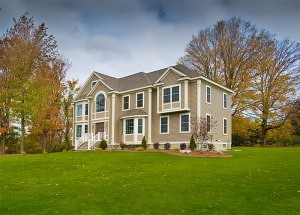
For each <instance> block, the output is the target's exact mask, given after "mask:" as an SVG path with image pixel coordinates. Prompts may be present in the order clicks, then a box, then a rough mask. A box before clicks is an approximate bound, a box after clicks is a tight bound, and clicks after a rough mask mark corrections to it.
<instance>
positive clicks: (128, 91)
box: [73, 65, 233, 150]
mask: <svg viewBox="0 0 300 215" xmlns="http://www.w3.org/2000/svg"><path fill="white" fill-rule="evenodd" d="M232 93H233V91H231V90H230V89H228V88H226V87H224V86H222V85H220V84H217V83H215V82H213V81H211V80H209V79H207V78H205V77H203V76H201V75H199V73H196V72H194V71H192V70H190V69H188V68H187V67H185V66H183V65H176V66H170V67H168V68H164V69H161V70H157V71H154V72H150V73H144V72H140V73H136V74H133V75H130V76H126V77H123V78H114V77H111V76H108V75H105V74H101V73H98V72H93V73H92V74H91V76H90V77H89V78H88V80H87V81H86V82H85V84H84V85H83V87H82V89H81V91H80V92H79V94H78V95H77V96H76V98H75V100H74V118H73V119H74V123H73V124H74V128H73V131H74V132H73V143H74V146H75V150H77V149H92V148H93V147H94V145H95V144H96V143H98V142H99V141H100V140H102V139H106V140H107V142H108V145H109V146H115V145H119V144H120V143H124V144H141V141H142V138H143V136H145V137H146V140H147V144H148V146H149V147H150V148H151V147H152V146H153V143H155V142H159V143H160V145H161V147H162V145H163V144H165V143H170V144H171V147H178V146H179V145H180V144H181V143H187V145H188V143H189V140H190V138H191V135H192V128H191V127H192V126H191V123H190V120H191V118H195V117H197V118H202V117H204V118H206V119H207V121H208V122H209V123H208V124H210V121H211V120H214V121H215V122H216V126H214V128H213V129H211V128H210V127H209V126H208V128H207V129H208V130H209V132H210V133H211V135H210V140H208V143H211V142H212V143H213V144H214V145H215V147H216V148H219V149H228V148H230V147H231V108H230V107H231V95H232ZM204 146H205V145H204Z"/></svg>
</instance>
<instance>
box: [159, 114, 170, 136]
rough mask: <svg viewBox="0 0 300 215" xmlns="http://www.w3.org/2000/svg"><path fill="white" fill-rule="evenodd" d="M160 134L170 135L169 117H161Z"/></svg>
mask: <svg viewBox="0 0 300 215" xmlns="http://www.w3.org/2000/svg"><path fill="white" fill-rule="evenodd" d="M160 133H161V134H168V133H169V116H161V117H160Z"/></svg>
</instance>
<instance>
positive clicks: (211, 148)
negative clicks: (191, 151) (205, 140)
mask: <svg viewBox="0 0 300 215" xmlns="http://www.w3.org/2000/svg"><path fill="white" fill-rule="evenodd" d="M207 145H208V150H209V151H212V150H214V148H215V146H214V144H212V143H209V144H207Z"/></svg>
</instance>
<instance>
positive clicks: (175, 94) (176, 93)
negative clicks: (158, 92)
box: [172, 86, 179, 102]
mask: <svg viewBox="0 0 300 215" xmlns="http://www.w3.org/2000/svg"><path fill="white" fill-rule="evenodd" d="M178 101H179V86H176V87H172V102H178Z"/></svg>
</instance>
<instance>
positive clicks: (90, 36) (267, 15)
mask: <svg viewBox="0 0 300 215" xmlns="http://www.w3.org/2000/svg"><path fill="white" fill-rule="evenodd" d="M0 8H1V11H0V33H1V34H3V33H4V32H5V30H6V29H7V28H9V27H11V26H12V25H13V17H15V18H18V17H20V16H21V15H23V14H24V13H25V12H28V13H29V15H30V16H33V17H34V18H35V21H36V24H40V23H42V22H45V23H46V26H47V27H48V32H49V34H53V35H54V37H55V39H56V40H57V42H58V45H59V52H60V53H61V54H62V55H63V56H64V57H65V58H68V59H69V61H70V62H71V63H72V67H71V68H70V70H69V72H68V74H67V76H68V78H75V79H79V81H80V83H83V82H84V81H85V79H86V78H87V77H88V76H89V75H90V74H91V72H92V71H98V72H102V73H105V74H108V75H111V76H116V77H122V76H125V75H129V74H132V73H136V72H140V71H144V72H150V71H153V70H156V69H160V68H164V67H168V66H170V65H175V64H176V62H177V60H178V59H179V58H180V57H182V56H183V55H184V50H185V48H186V46H187V44H188V43H189V41H190V40H191V38H192V35H194V34H197V33H198V32H199V30H201V29H205V28H207V27H211V26H213V25H214V24H215V23H216V22H217V21H219V20H221V19H228V18H231V17H233V16H240V17H242V18H243V19H245V20H249V21H251V22H252V23H253V24H255V25H256V26H257V27H258V28H259V29H266V30H268V31H270V32H271V33H273V34H276V37H277V38H278V39H284V38H288V39H290V40H292V41H297V42H300V0H185V1H184V0H152V1H151V0H51V1H50V0H48V1H43V0H0Z"/></svg>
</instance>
